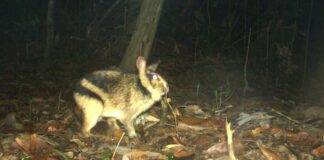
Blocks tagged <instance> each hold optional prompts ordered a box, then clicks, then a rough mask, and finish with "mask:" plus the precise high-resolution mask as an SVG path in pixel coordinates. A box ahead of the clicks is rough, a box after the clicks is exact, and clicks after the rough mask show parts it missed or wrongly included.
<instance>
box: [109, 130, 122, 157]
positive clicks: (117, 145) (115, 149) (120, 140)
mask: <svg viewBox="0 0 324 160" xmlns="http://www.w3.org/2000/svg"><path fill="white" fill-rule="evenodd" d="M124 135H125V132H123V134H122V136H121V137H120V139H119V141H118V143H117V146H116V148H115V150H114V153H113V155H112V156H111V159H112V160H114V157H115V154H116V151H117V148H118V147H119V145H120V142H121V140H122V139H123V138H124Z"/></svg>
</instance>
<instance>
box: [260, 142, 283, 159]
mask: <svg viewBox="0 0 324 160" xmlns="http://www.w3.org/2000/svg"><path fill="white" fill-rule="evenodd" d="M258 147H259V148H260V150H261V152H262V154H263V155H264V156H265V157H267V159H268V160H283V158H281V157H280V156H279V155H278V154H277V153H275V152H274V151H272V150H270V149H268V148H264V147H262V146H261V145H258Z"/></svg>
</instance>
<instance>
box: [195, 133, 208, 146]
mask: <svg viewBox="0 0 324 160" xmlns="http://www.w3.org/2000/svg"><path fill="white" fill-rule="evenodd" d="M211 143H212V141H211V140H210V138H209V137H208V135H199V136H198V137H197V139H196V140H195V143H194V144H196V145H199V146H209V145H210V144H211Z"/></svg>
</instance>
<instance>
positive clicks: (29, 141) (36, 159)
mask: <svg viewBox="0 0 324 160" xmlns="http://www.w3.org/2000/svg"><path fill="white" fill-rule="evenodd" d="M23 139H24V140H21V139H20V138H18V137H17V138H16V144H17V145H18V147H19V148H20V149H21V150H22V151H23V152H24V153H25V154H27V155H28V156H30V157H32V159H33V160H47V159H48V158H49V154H50V151H51V149H50V147H49V146H48V145H47V144H46V143H44V142H42V141H41V140H40V139H38V138H37V135H36V134H32V135H30V137H29V138H27V137H23Z"/></svg>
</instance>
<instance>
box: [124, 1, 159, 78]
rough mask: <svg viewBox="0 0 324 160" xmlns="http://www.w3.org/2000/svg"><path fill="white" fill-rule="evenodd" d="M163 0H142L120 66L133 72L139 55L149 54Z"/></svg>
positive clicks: (145, 55)
mask: <svg viewBox="0 0 324 160" xmlns="http://www.w3.org/2000/svg"><path fill="white" fill-rule="evenodd" d="M163 2H164V0H143V2H142V5H141V10H140V14H139V16H138V19H137V23H136V28H135V31H134V33H133V35H132V38H131V40H130V43H129V45H128V47H127V49H126V53H125V55H124V57H123V60H122V62H121V64H120V67H121V68H122V69H124V70H126V71H128V72H135V62H136V58H137V57H138V56H139V55H142V56H144V57H145V58H146V59H147V58H148V56H149V53H150V50H151V48H152V44H153V40H154V37H155V33H156V29H157V25H158V22H159V19H160V15H161V11H162V6H163Z"/></svg>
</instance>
